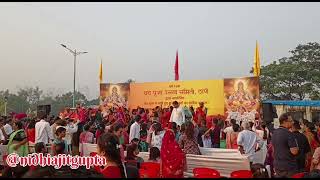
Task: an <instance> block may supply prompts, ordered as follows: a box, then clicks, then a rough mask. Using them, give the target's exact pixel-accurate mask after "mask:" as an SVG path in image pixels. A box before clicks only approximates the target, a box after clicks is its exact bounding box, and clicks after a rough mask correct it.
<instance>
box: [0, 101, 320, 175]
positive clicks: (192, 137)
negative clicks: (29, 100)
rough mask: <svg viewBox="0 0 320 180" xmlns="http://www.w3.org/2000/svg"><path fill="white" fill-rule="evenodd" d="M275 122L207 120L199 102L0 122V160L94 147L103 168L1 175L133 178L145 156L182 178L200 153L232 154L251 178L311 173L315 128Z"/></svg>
mask: <svg viewBox="0 0 320 180" xmlns="http://www.w3.org/2000/svg"><path fill="white" fill-rule="evenodd" d="M279 121H280V128H278V129H268V128H267V126H266V124H264V123H261V120H259V119H257V120H256V121H244V122H238V121H236V120H235V119H231V120H230V121H228V120H225V119H223V118H212V119H210V118H209V119H208V115H207V109H206V107H205V106H204V103H199V107H197V108H196V109H195V110H194V108H193V107H190V108H185V107H182V106H180V105H179V103H178V102H177V101H174V102H173V103H172V106H171V107H168V108H162V107H159V106H157V107H155V108H154V109H144V108H140V107H138V108H137V109H132V110H131V111H129V110H127V109H125V108H110V109H108V110H107V111H104V112H102V111H101V109H99V108H98V109H91V108H84V107H82V106H81V105H80V104H79V105H77V107H76V108H75V109H70V108H66V109H65V110H64V111H63V112H61V113H60V114H59V116H57V117H54V116H48V115H47V114H45V113H38V116H37V117H25V118H19V117H17V116H14V115H13V116H8V117H1V119H0V139H1V144H4V145H7V150H8V153H13V152H15V153H17V154H18V155H19V156H27V155H28V154H29V153H31V152H33V151H34V152H37V153H51V154H52V155H58V154H72V155H83V150H81V147H82V146H81V144H83V143H91V144H97V147H98V148H97V154H98V155H100V156H103V157H105V158H106V161H107V165H106V166H105V167H93V168H92V170H86V169H83V168H79V169H77V170H74V169H70V168H68V167H63V168H61V169H59V170H56V169H53V168H52V167H20V166H17V167H15V168H12V167H8V166H5V168H4V169H3V170H2V176H3V177H57V176H68V175H70V174H71V175H70V176H71V177H114V178H125V177H136V178H137V177H139V168H140V165H141V164H142V163H143V162H144V161H145V160H143V159H142V158H141V157H139V156H138V155H139V153H140V152H149V159H148V161H150V162H157V163H160V164H161V171H160V176H161V177H164V178H170V177H173V178H182V177H183V172H184V171H185V170H186V168H187V161H186V154H194V155H201V148H227V149H238V150H239V152H240V153H241V154H243V155H244V156H247V157H248V160H249V161H250V165H251V169H252V173H253V175H254V177H291V176H292V175H294V174H296V173H299V172H305V173H306V175H305V176H306V177H307V176H315V174H316V175H317V174H319V173H318V171H320V160H319V158H320V147H319V144H320V141H319V138H320V122H319V121H315V122H309V121H308V120H302V121H301V122H300V121H297V120H293V119H292V117H291V116H290V114H288V113H285V114H282V115H281V116H280V117H279ZM222 141H225V146H224V145H222ZM32 148H33V149H32ZM125 151H126V153H125ZM80 152H81V153H80Z"/></svg>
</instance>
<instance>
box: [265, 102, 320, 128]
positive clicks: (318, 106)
mask: <svg viewBox="0 0 320 180" xmlns="http://www.w3.org/2000/svg"><path fill="white" fill-rule="evenodd" d="M263 103H271V104H272V105H273V106H274V107H275V108H276V110H277V114H278V117H280V115H281V114H282V113H286V112H289V113H290V114H291V116H292V117H293V119H294V120H297V121H301V120H302V119H307V120H309V121H310V122H311V121H317V120H319V119H320V101H272V100H268V101H263ZM274 127H275V128H277V127H279V119H278V118H274Z"/></svg>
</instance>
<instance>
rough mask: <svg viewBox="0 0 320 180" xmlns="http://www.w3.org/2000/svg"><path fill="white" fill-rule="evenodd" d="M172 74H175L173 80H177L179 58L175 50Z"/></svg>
mask: <svg viewBox="0 0 320 180" xmlns="http://www.w3.org/2000/svg"><path fill="white" fill-rule="evenodd" d="M174 74H175V78H174V80H176V81H178V80H179V58H178V51H177V54H176V64H175V65H174Z"/></svg>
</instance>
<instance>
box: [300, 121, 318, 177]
mask: <svg viewBox="0 0 320 180" xmlns="http://www.w3.org/2000/svg"><path fill="white" fill-rule="evenodd" d="M304 135H305V136H306V137H307V139H308V142H309V144H310V149H311V151H310V152H309V153H308V154H307V157H306V161H307V162H306V171H308V172H309V171H310V166H311V161H312V156H313V154H314V151H315V150H316V149H317V147H319V144H320V143H319V140H318V137H317V134H316V132H315V126H314V124H313V123H311V122H307V123H306V124H305V132H304Z"/></svg>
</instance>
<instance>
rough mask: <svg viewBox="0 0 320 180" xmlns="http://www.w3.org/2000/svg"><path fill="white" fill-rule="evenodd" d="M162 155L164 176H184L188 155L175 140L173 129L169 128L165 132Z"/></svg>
mask: <svg viewBox="0 0 320 180" xmlns="http://www.w3.org/2000/svg"><path fill="white" fill-rule="evenodd" d="M160 157H161V170H162V177H163V178H183V171H184V169H185V167H186V155H185V154H184V152H183V151H182V150H181V148H180V147H179V145H178V143H177V142H176V141H175V134H174V132H173V131H172V130H167V131H166V132H165V134H164V137H163V141H162V146H161V151H160Z"/></svg>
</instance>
